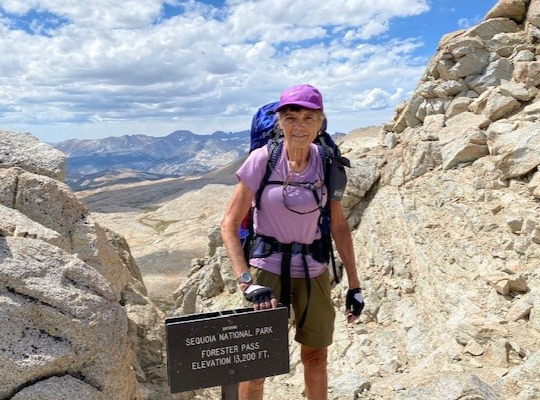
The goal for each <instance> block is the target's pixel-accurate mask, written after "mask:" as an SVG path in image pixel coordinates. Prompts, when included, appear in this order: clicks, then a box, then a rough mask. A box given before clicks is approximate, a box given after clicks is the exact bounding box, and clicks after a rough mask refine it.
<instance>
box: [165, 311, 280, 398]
mask: <svg viewBox="0 0 540 400" xmlns="http://www.w3.org/2000/svg"><path fill="white" fill-rule="evenodd" d="M287 320H288V312H287V308H286V307H279V308H274V309H269V310H260V311H254V310H253V308H244V309H239V310H228V311H221V312H214V313H207V314H193V315H185V316H181V317H176V318H167V319H166V320H165V331H166V337H167V372H168V378H169V386H170V389H171V393H179V392H185V391H188V390H196V389H202V388H207V387H212V386H222V398H223V399H237V393H238V382H243V381H250V380H253V379H258V378H264V377H267V376H274V375H280V374H285V373H288V372H289V341H288V335H287V334H288V322H287ZM233 396H235V397H233Z"/></svg>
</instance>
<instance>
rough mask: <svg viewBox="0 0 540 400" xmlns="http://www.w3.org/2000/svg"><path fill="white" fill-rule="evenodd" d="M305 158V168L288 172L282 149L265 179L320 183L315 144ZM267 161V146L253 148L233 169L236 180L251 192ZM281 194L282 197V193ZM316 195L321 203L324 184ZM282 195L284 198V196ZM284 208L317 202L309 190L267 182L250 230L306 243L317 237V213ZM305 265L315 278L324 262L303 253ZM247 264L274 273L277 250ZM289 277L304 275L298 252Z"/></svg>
mask: <svg viewBox="0 0 540 400" xmlns="http://www.w3.org/2000/svg"><path fill="white" fill-rule="evenodd" d="M309 151H310V153H309V159H308V164H307V166H306V168H304V170H303V171H301V172H292V171H290V169H289V163H288V162H287V154H286V153H287V152H286V150H285V148H283V151H282V152H281V155H280V158H279V160H278V162H277V164H276V167H275V168H274V170H273V171H272V174H271V175H270V179H269V181H282V182H283V181H285V180H286V179H287V176H289V180H290V181H291V182H317V181H319V182H322V181H323V180H324V170H323V165H322V160H321V157H320V156H319V152H318V150H317V146H316V145H314V144H312V145H311V146H310V149H309ZM267 162H268V147H267V146H263V147H261V148H259V149H257V150H254V151H253V152H252V153H251V154H250V155H249V157H248V158H247V160H246V161H245V162H244V164H243V165H242V166H241V167H240V169H239V170H238V171H237V172H236V176H237V178H238V180H239V181H242V182H244V183H245V184H246V185H247V186H248V187H249V189H251V191H252V192H253V194H254V195H255V194H256V193H257V191H258V190H259V186H260V184H261V181H262V178H263V176H264V173H265V171H266V164H267ZM284 193H285V196H284ZM317 194H318V196H319V198H320V199H322V202H323V203H322V204H323V205H324V204H325V203H326V200H327V191H326V187H325V186H324V185H322V186H321V187H320V188H319V189H318V190H317ZM284 197H285V199H284ZM284 201H286V204H287V207H288V208H290V209H292V210H295V211H300V212H306V211H311V210H315V209H317V202H316V201H315V197H314V196H313V193H312V192H311V190H309V189H307V188H303V187H297V186H287V188H286V189H285V192H284V188H283V185H275V184H269V185H266V187H265V188H264V190H263V193H262V196H261V203H260V207H259V208H258V209H255V213H254V224H253V226H254V229H255V232H257V233H258V234H261V235H266V236H271V237H273V238H276V239H277V240H278V241H279V242H281V243H293V242H296V243H302V244H309V243H311V242H313V241H314V240H315V239H319V238H320V237H321V232H320V230H319V227H318V225H317V222H318V220H319V215H320V212H319V210H316V211H315V212H312V213H308V214H297V213H295V212H293V211H290V210H288V209H287V207H285V205H284ZM306 260H307V263H308V267H309V276H310V277H316V276H318V275H320V274H322V273H323V272H324V270H325V268H326V264H323V263H319V262H317V261H315V260H314V259H313V258H311V256H306ZM250 264H251V265H253V266H254V267H258V268H261V269H264V270H266V271H269V272H273V273H275V274H280V271H281V253H275V254H272V255H270V256H268V257H266V258H252V259H251V260H250ZM291 277H292V278H304V277H305V272H304V264H303V261H302V255H301V254H296V255H293V257H292V259H291Z"/></svg>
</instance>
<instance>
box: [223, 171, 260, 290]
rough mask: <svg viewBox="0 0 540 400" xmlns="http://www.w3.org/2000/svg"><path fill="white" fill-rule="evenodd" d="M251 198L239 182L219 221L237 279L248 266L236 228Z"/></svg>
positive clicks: (250, 193) (252, 195) (251, 194)
mask: <svg viewBox="0 0 540 400" xmlns="http://www.w3.org/2000/svg"><path fill="white" fill-rule="evenodd" d="M253 197H254V194H253V192H252V191H251V189H250V188H249V187H248V186H247V185H246V184H245V183H243V182H242V181H240V183H239V184H238V185H237V186H236V188H235V190H234V193H233V195H232V197H231V201H230V202H229V205H228V206H227V210H226V211H225V215H224V217H223V220H222V221H221V237H222V238H223V243H224V244H225V250H226V251H227V254H228V256H229V259H230V260H231V264H232V267H233V270H234V273H235V274H236V276H237V277H239V276H240V275H241V274H242V273H243V272H249V266H248V265H247V263H246V260H245V259H244V251H243V249H242V245H241V243H240V239H239V238H238V228H239V227H240V224H241V223H242V220H243V219H244V217H245V216H246V214H247V213H248V211H249V208H250V207H251V202H252V201H253ZM242 285H243V284H242ZM241 289H242V290H244V289H245V287H241Z"/></svg>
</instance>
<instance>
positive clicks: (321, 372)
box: [300, 345, 328, 400]
mask: <svg viewBox="0 0 540 400" xmlns="http://www.w3.org/2000/svg"><path fill="white" fill-rule="evenodd" d="M327 354H328V351H327V347H309V346H305V345H302V347H301V349H300V357H301V359H302V364H304V382H305V386H306V396H307V398H308V400H326V399H327V398H328V397H327V396H328V376H327V373H326V364H327Z"/></svg>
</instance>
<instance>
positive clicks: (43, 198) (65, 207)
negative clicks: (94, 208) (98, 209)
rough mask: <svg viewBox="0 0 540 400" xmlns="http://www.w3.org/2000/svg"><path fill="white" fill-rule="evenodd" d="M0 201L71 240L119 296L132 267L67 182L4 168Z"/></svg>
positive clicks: (0, 185)
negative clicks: (128, 265)
mask: <svg viewBox="0 0 540 400" xmlns="http://www.w3.org/2000/svg"><path fill="white" fill-rule="evenodd" d="M0 178H1V179H2V181H3V183H0V204H2V205H4V206H7V207H10V208H14V209H16V210H18V211H20V212H21V213H22V214H24V215H26V216H27V217H28V218H30V219H32V220H33V221H35V222H37V223H39V224H41V225H43V226H44V227H46V228H49V229H51V230H53V231H56V232H58V233H59V234H60V235H61V236H62V237H64V238H66V239H68V240H69V243H70V245H71V252H73V253H76V254H77V255H78V256H79V257H80V258H81V259H82V260H83V261H85V262H87V263H88V264H90V265H92V266H93V267H94V268H96V269H97V270H98V271H100V272H101V273H102V274H103V276H105V277H106V278H107V279H109V281H110V282H111V284H112V285H113V288H114V289H115V292H116V295H117V298H118V299H119V298H120V292H121V291H122V289H123V288H124V287H125V285H126V284H127V282H128V280H129V271H128V269H127V268H126V267H125V265H124V264H123V263H122V261H121V260H120V258H119V257H118V256H117V255H116V253H115V252H114V249H113V248H112V246H111V245H110V243H109V242H108V240H107V237H106V234H105V232H104V231H103V229H102V228H101V227H100V226H99V225H98V224H97V223H96V222H95V221H94V220H93V218H92V216H91V215H90V213H89V212H88V210H87V209H86V208H85V207H84V205H83V204H82V203H81V202H80V201H79V200H78V199H77V197H76V196H75V195H74V194H73V192H72V191H71V190H70V189H69V187H68V186H67V185H65V184H64V183H61V182H59V181H57V180H55V179H52V178H49V177H46V176H43V175H37V174H33V173H30V172H26V171H24V170H22V169H21V168H17V167H14V168H9V169H0Z"/></svg>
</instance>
